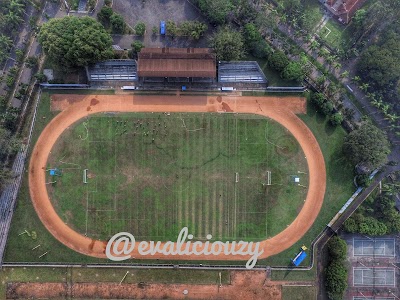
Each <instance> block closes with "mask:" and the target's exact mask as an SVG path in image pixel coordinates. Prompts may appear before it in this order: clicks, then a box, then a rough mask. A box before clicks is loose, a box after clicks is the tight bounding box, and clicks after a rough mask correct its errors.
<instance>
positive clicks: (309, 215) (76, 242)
mask: <svg viewBox="0 0 400 300" xmlns="http://www.w3.org/2000/svg"><path fill="white" fill-rule="evenodd" d="M53 97H54V100H55V102H57V100H58V101H59V102H58V104H56V105H53V106H52V107H53V109H56V110H62V111H61V112H60V113H59V114H58V115H57V116H56V117H55V118H54V119H53V120H52V121H51V122H50V123H49V124H48V125H47V126H46V128H45V129H44V130H43V132H42V134H41V135H40V137H39V139H38V141H37V143H36V145H35V148H34V149H33V153H32V156H31V161H30V165H29V188H30V194H31V198H32V201H33V204H34V207H35V210H36V212H37V214H38V215H39V218H40V219H41V221H42V222H43V224H44V225H45V227H46V228H47V229H48V230H49V231H50V232H51V233H52V235H53V236H54V237H55V238H56V239H58V240H59V241H60V242H61V243H63V244H64V245H66V246H67V247H69V248H71V249H73V250H75V251H77V252H80V253H82V254H85V255H89V256H93V257H100V258H106V254H105V249H106V245H107V242H106V241H99V240H94V239H91V238H90V237H86V236H83V235H81V234H79V233H77V232H75V231H74V230H73V229H71V228H70V227H69V226H68V225H66V224H65V223H64V222H63V221H62V220H61V218H60V217H59V216H58V215H57V213H56V211H55V210H54V208H53V206H52V204H51V201H50V199H49V195H48V193H47V188H46V181H45V176H46V175H45V169H46V164H47V160H48V157H49V153H50V151H51V149H52V147H53V146H54V144H55V143H56V141H57V139H58V138H59V136H60V135H61V134H62V133H63V132H64V130H65V129H67V128H68V127H69V126H71V125H72V124H73V123H75V122H76V121H78V120H80V119H82V118H84V117H87V116H88V115H91V114H96V113H105V112H220V113H249V114H258V115H262V116H265V117H268V118H271V119H273V120H275V121H277V122H278V123H280V124H281V125H282V126H284V127H285V128H286V129H287V130H288V131H289V132H290V133H291V134H292V135H293V136H294V137H295V138H296V139H297V141H298V142H299V144H300V146H301V148H302V150H303V152H304V154H305V156H306V160H307V164H308V170H309V189H308V192H307V197H306V200H305V203H304V206H303V208H302V209H301V211H300V212H299V214H298V216H297V217H296V219H295V220H294V221H293V222H292V223H291V224H290V225H289V226H288V227H287V228H286V229H285V230H283V231H282V232H280V233H279V234H277V235H276V236H274V237H272V238H269V239H267V240H264V241H262V242H261V247H262V249H263V250H264V253H263V254H262V256H261V257H260V258H266V257H269V256H271V255H274V254H277V253H280V252H281V251H283V250H285V249H287V248H289V247H290V246H292V245H293V244H294V243H296V242H297V241H298V240H299V239H300V238H301V237H302V236H303V235H304V234H305V233H306V232H307V231H308V229H309V228H310V227H311V225H312V224H313V222H314V221H315V219H316V217H317V216H318V213H319V211H320V209H321V206H322V203H323V199H324V194H325V187H326V171H325V162H324V158H323V155H322V152H321V149H320V147H319V145H318V142H317V140H316V139H315V137H314V135H313V134H312V132H311V131H310V129H309V128H308V127H307V126H306V125H305V124H304V123H303V122H302V121H301V120H300V119H299V118H298V117H297V116H296V114H301V113H305V112H306V100H305V98H303V97H241V96H161V95H159V96H139V95H122V96H121V95H118V96H115V95H84V96H81V95H77V96H74V97H73V101H69V100H68V98H69V95H68V96H67V95H62V96H59V95H53ZM177 234H178V232H177ZM203 245H204V244H203ZM192 248H193V244H192V246H191V247H190V248H189V249H190V250H192ZM198 248H199V247H198ZM198 250H199V249H198ZM139 255H140V254H139V253H138V250H137V248H135V249H134V250H132V252H131V256H132V257H136V258H141V259H146V258H148V259H164V260H168V259H173V260H238V259H241V260H248V259H249V258H250V256H236V255H231V254H229V255H226V254H220V255H218V256H214V255H208V256H206V255H191V256H188V255H175V256H173V257H171V256H165V255H163V254H155V255H148V256H139Z"/></svg>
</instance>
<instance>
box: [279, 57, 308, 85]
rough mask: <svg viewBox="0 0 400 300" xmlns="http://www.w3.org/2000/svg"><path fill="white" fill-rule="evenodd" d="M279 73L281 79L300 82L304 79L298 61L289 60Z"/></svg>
mask: <svg viewBox="0 0 400 300" xmlns="http://www.w3.org/2000/svg"><path fill="white" fill-rule="evenodd" d="M281 75H282V78H283V79H286V80H294V81H297V82H301V81H303V79H304V71H303V67H302V65H301V64H300V63H299V62H297V61H291V62H289V63H288V64H287V66H286V67H285V68H284V69H283V71H282V73H281Z"/></svg>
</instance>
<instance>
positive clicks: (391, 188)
mask: <svg viewBox="0 0 400 300" xmlns="http://www.w3.org/2000/svg"><path fill="white" fill-rule="evenodd" d="M382 187H383V189H382V191H384V192H386V193H388V194H389V195H395V194H397V193H399V192H400V184H394V183H384V184H383V185H382Z"/></svg>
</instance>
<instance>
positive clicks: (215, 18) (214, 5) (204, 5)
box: [197, 0, 234, 25]
mask: <svg viewBox="0 0 400 300" xmlns="http://www.w3.org/2000/svg"><path fill="white" fill-rule="evenodd" d="M197 3H198V6H199V8H200V10H201V11H202V12H203V13H204V14H205V15H206V16H207V17H208V19H209V20H210V22H211V23H214V24H219V25H221V24H224V23H225V22H226V20H227V17H228V16H229V15H230V14H231V13H232V11H233V9H234V6H233V4H232V2H231V1H230V0H198V1H197Z"/></svg>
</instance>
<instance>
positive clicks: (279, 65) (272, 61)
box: [269, 50, 289, 72]
mask: <svg viewBox="0 0 400 300" xmlns="http://www.w3.org/2000/svg"><path fill="white" fill-rule="evenodd" d="M288 64H289V59H288V58H287V56H286V54H285V53H283V52H282V51H279V50H277V51H275V52H274V54H272V55H271V56H270V58H269V65H270V66H271V67H272V68H274V69H275V70H277V71H278V72H282V71H283V70H284V69H285V68H286V66H287V65H288Z"/></svg>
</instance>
